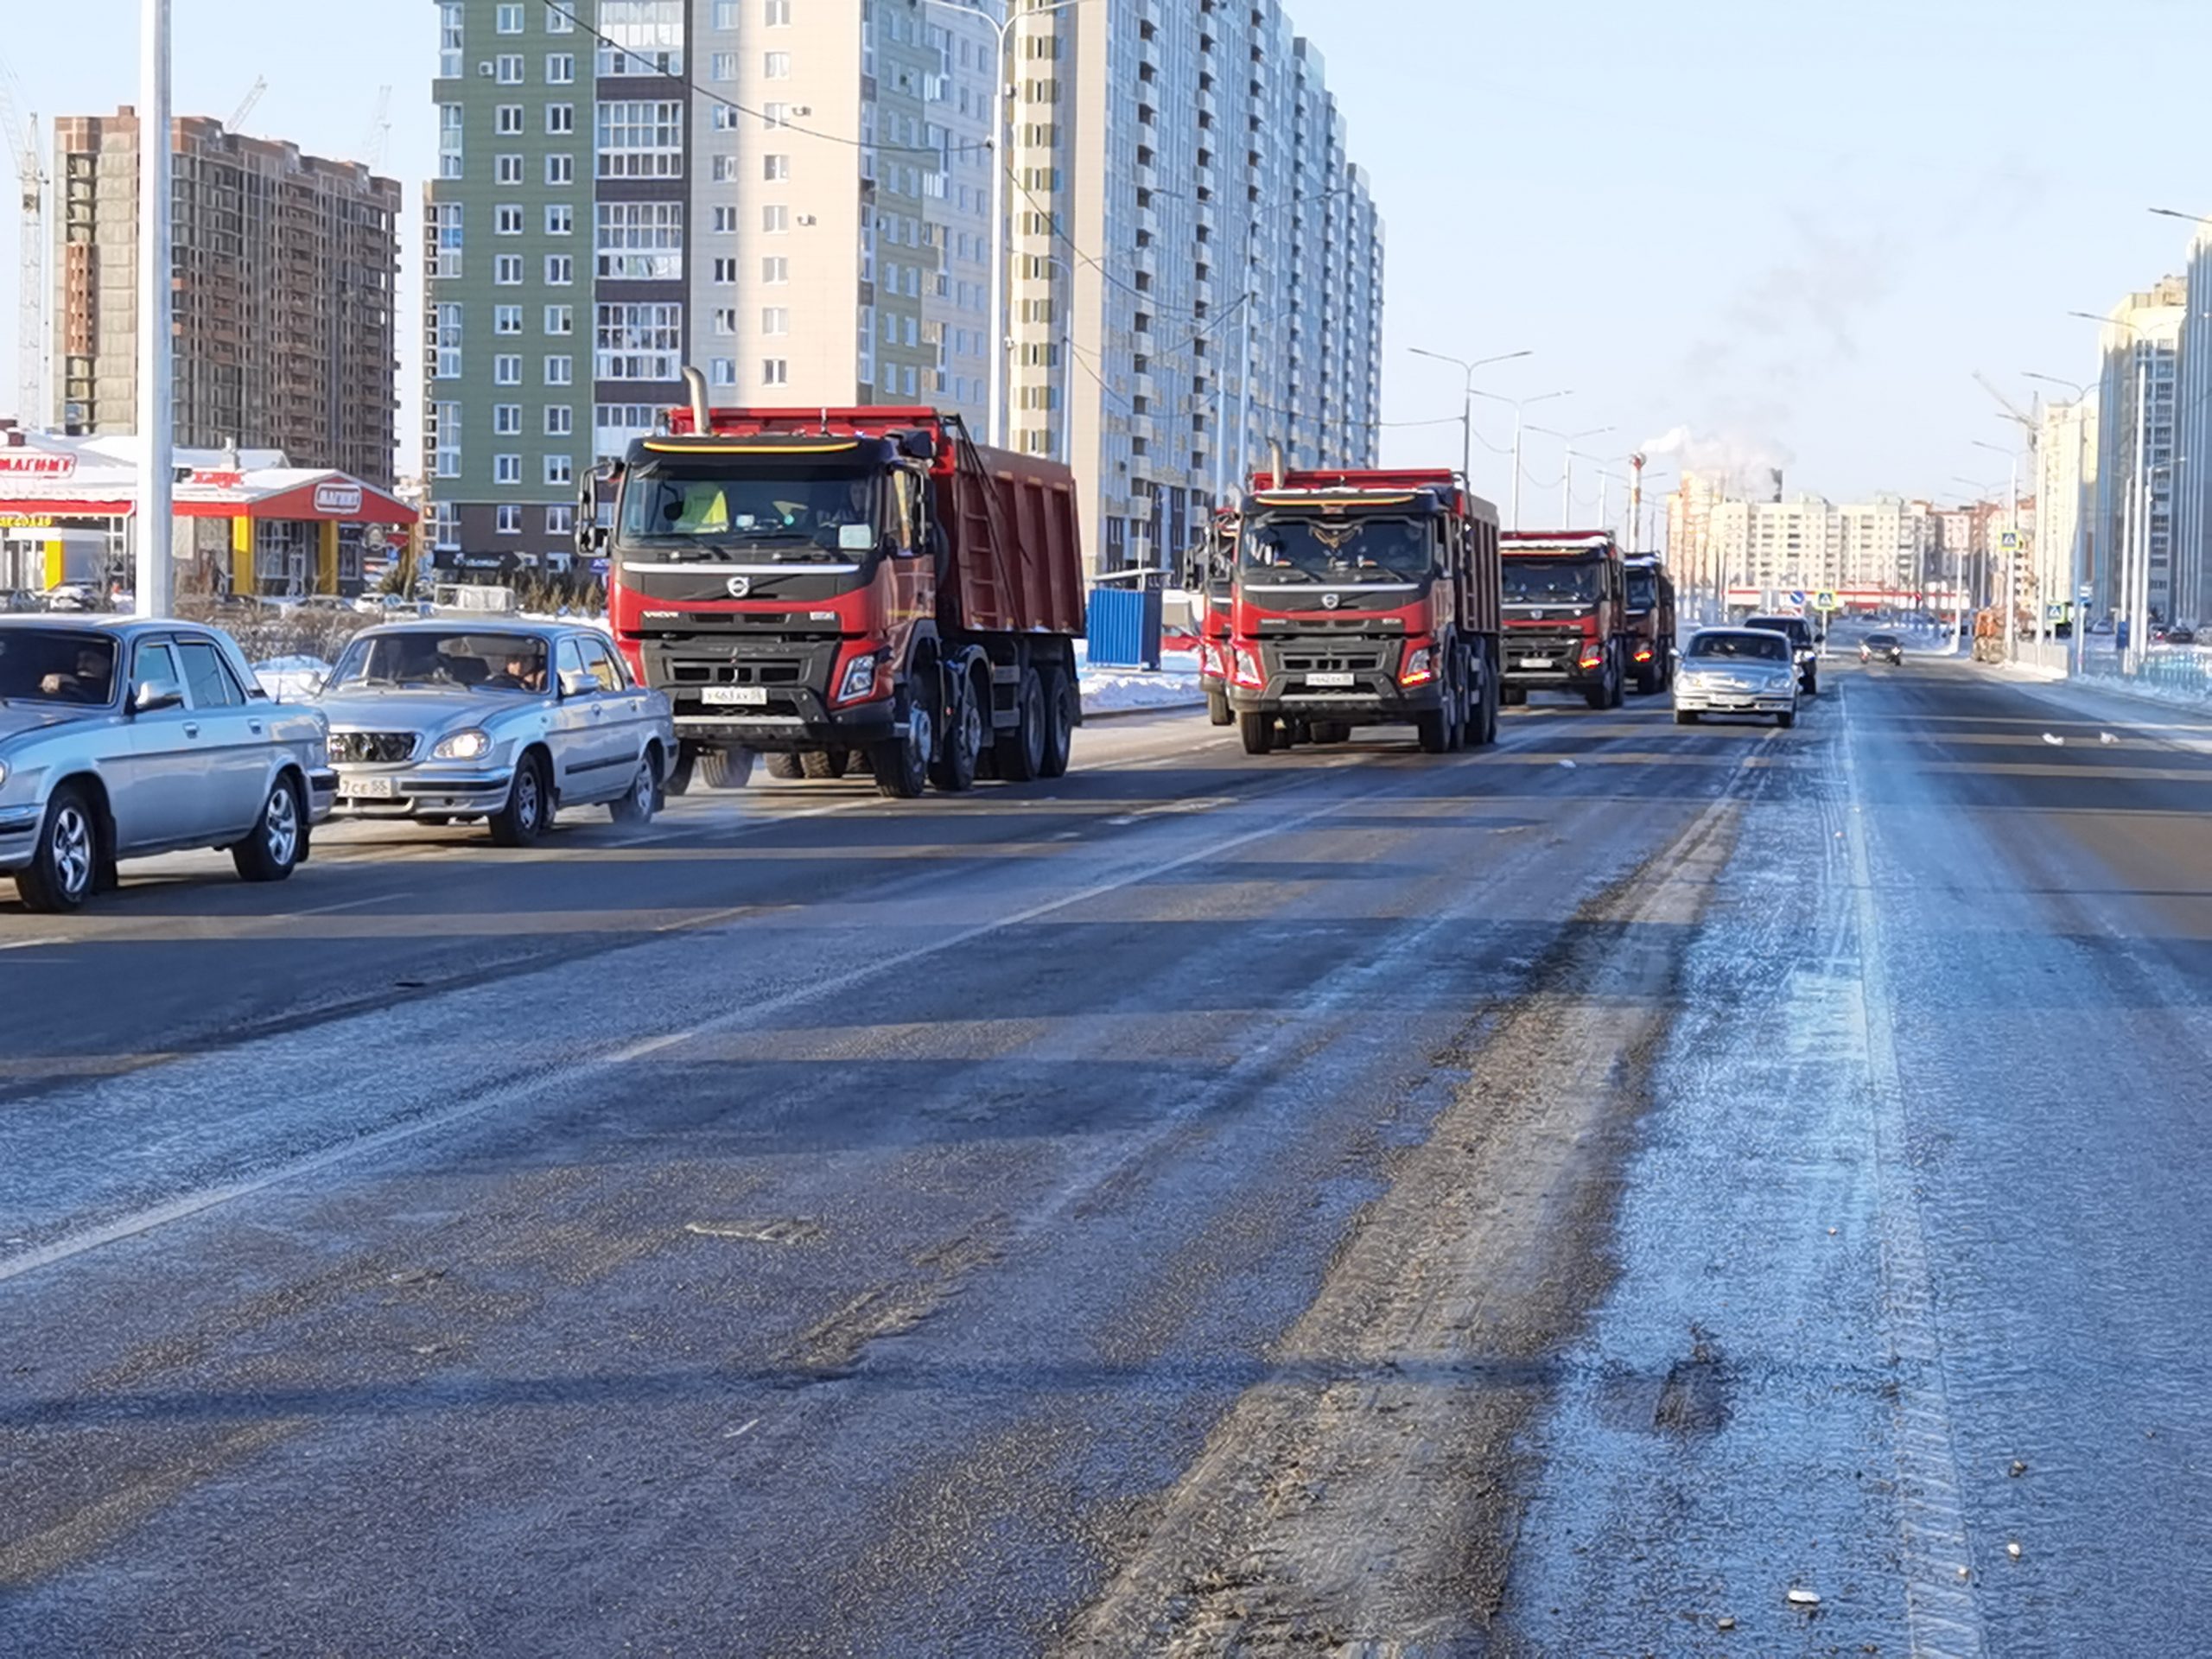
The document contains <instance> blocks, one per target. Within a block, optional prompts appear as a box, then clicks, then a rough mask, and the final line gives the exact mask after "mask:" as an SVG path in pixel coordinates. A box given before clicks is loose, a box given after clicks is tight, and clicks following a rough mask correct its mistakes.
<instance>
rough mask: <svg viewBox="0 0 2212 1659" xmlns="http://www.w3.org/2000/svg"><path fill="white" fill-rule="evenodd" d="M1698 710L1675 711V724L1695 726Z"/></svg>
mask: <svg viewBox="0 0 2212 1659" xmlns="http://www.w3.org/2000/svg"><path fill="white" fill-rule="evenodd" d="M1697 721H1698V715H1697V710H1695V709H1675V725H1677V726H1694V725H1696V724H1697Z"/></svg>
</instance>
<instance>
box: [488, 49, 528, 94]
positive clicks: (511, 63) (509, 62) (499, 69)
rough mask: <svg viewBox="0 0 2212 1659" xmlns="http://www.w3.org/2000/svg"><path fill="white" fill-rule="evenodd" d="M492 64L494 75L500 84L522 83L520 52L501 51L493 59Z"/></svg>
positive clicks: (514, 84)
mask: <svg viewBox="0 0 2212 1659" xmlns="http://www.w3.org/2000/svg"><path fill="white" fill-rule="evenodd" d="M493 72H494V75H495V77H496V79H498V81H499V85H500V86H521V85H522V54H521V53H519V52H502V53H500V54H499V56H498V57H497V58H496V59H494V60H493Z"/></svg>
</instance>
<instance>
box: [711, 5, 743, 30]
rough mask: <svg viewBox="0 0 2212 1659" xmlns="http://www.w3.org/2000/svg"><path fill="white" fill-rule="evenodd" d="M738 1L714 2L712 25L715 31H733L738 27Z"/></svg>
mask: <svg viewBox="0 0 2212 1659" xmlns="http://www.w3.org/2000/svg"><path fill="white" fill-rule="evenodd" d="M738 3H739V0H715V10H714V24H715V28H716V29H735V28H736V27H737V26H738V16H737V14H738Z"/></svg>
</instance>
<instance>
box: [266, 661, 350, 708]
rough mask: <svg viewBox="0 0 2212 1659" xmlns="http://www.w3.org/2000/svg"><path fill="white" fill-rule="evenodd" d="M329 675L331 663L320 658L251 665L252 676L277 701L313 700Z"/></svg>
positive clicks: (271, 698)
mask: <svg viewBox="0 0 2212 1659" xmlns="http://www.w3.org/2000/svg"><path fill="white" fill-rule="evenodd" d="M330 674H331V667H330V664H328V663H326V662H324V661H323V660H322V658H320V657H272V658H270V659H269V660H268V661H267V662H265V663H256V664H253V677H254V678H255V679H256V680H257V681H259V682H260V684H261V689H262V690H264V691H266V692H267V693H268V694H269V696H270V700H271V701H272V702H310V701H312V700H313V699H314V696H315V691H316V690H317V688H319V687H320V686H321V683H323V682H324V681H325V680H327V679H328V678H329V677H330Z"/></svg>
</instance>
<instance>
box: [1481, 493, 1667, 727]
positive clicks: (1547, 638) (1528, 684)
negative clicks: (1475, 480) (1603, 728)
mask: <svg viewBox="0 0 2212 1659" xmlns="http://www.w3.org/2000/svg"><path fill="white" fill-rule="evenodd" d="M1504 548H1505V700H1506V702H1510V703H1522V702H1527V701H1528V700H1529V692H1531V691H1532V690H1541V689H1550V690H1560V691H1579V692H1580V693H1581V694H1582V696H1584V698H1586V700H1587V701H1588V702H1589V704H1590V706H1591V707H1592V709H1618V708H1619V707H1620V706H1621V701H1622V697H1623V695H1624V686H1625V684H1626V682H1627V679H1628V677H1629V673H1630V669H1631V665H1632V664H1633V662H1634V659H1635V655H1636V645H1635V640H1634V636H1633V634H1632V633H1631V632H1630V627H1629V621H1628V569H1627V566H1626V564H1625V563H1624V561H1623V560H1622V558H1621V550H1620V544H1619V543H1618V542H1616V541H1615V540H1614V539H1613V537H1612V536H1611V533H1610V532H1609V531H1538V530H1513V531H1507V532H1506V533H1505V537H1504Z"/></svg>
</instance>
